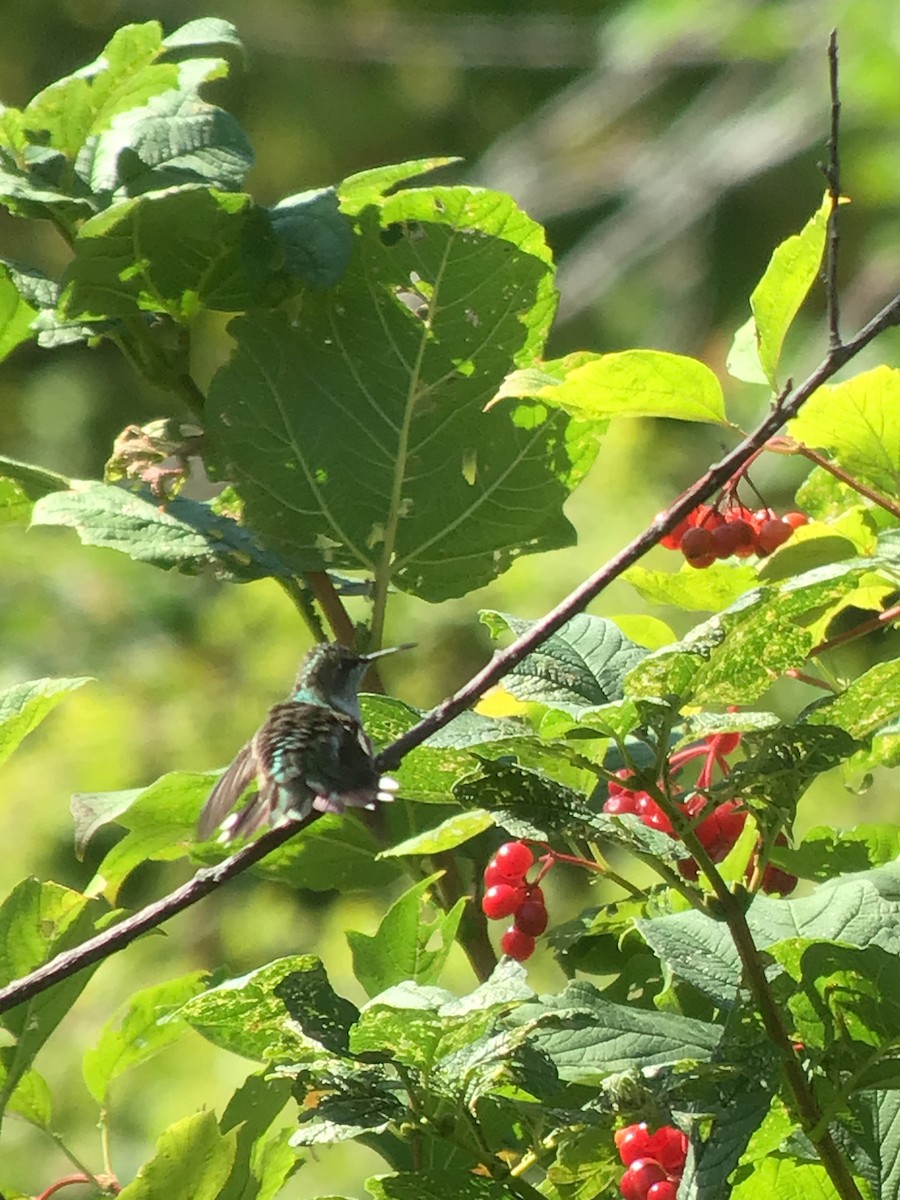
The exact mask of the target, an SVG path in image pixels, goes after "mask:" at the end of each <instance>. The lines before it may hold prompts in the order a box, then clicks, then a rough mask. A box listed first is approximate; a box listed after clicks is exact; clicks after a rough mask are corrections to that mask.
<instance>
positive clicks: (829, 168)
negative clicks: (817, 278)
mask: <svg viewBox="0 0 900 1200" xmlns="http://www.w3.org/2000/svg"><path fill="white" fill-rule="evenodd" d="M828 83H829V90H830V93H831V130H830V133H829V135H828V162H827V163H820V164H819V168H820V170H821V171H822V174H823V175H824V176H825V178H826V180H827V181H828V195H829V198H830V199H831V211H830V212H829V214H828V243H827V247H826V251H825V271H824V278H825V301H826V305H827V308H828V344H829V346H830V347H831V349H832V350H835V349H837V347H838V346H840V344H841V333H840V304H839V299H838V282H837V273H838V248H839V246H840V233H839V230H838V206H839V204H840V202H841V164H840V157H839V152H838V138H839V134H840V128H841V100H840V92H839V90H838V41H837V30H836V29H832V31H831V36H830V38H829V39H828Z"/></svg>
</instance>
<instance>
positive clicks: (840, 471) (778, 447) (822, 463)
mask: <svg viewBox="0 0 900 1200" xmlns="http://www.w3.org/2000/svg"><path fill="white" fill-rule="evenodd" d="M767 449H768V450H772V451H774V452H775V453H776V454H802V455H803V457H804V458H808V459H809V461H810V462H812V463H815V464H816V466H817V467H821V468H822V470H823V471H827V472H828V473H829V474H830V475H833V476H834V477H835V479H839V480H840V481H841V483H845V484H846V485H847V487H849V488H852V489H853V490H854V492H859V494H860V496H865V497H866V499H867V500H871V501H872V503H873V504H877V505H878V507H879V508H883V509H884V510H885V512H889V513H890V514H891V516H892V517H896V518H897V519H898V520H900V505H897V504H895V503H894V501H893V500H890V499H889V498H888V497H887V496H883V495H882V494H881V492H876V491H875V489H874V488H871V487H869V486H868V484H865V483H862V482H861V481H860V480H859V479H857V478H856V477H855V476H854V475H851V474H850V472H849V471H845V470H844V468H843V467H840V466H838V464H837V463H835V462H831V461H830V460H829V459H827V458H824V457H823V456H822V455H821V454H819V453H818V451H816V450H811V449H810V448H809V446H804V444H803V443H802V442H798V441H795V440H794V439H793V438H788V437H778V438H775V439H774V444H772V445H769V446H768V447H767Z"/></svg>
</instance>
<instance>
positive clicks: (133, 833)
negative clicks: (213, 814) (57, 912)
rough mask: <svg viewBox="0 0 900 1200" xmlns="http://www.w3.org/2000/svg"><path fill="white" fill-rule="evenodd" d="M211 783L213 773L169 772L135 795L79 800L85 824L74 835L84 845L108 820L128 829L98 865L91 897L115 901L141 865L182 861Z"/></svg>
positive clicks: (107, 795)
mask: <svg viewBox="0 0 900 1200" xmlns="http://www.w3.org/2000/svg"><path fill="white" fill-rule="evenodd" d="M215 779H216V776H215V774H214V772H211V771H207V772H196V773H192V772H187V771H172V772H170V774H168V775H163V776H162V777H161V778H160V779H157V780H156V781H155V782H154V783H151V784H150V786H149V787H146V788H143V789H141V790H139V791H137V792H125V793H122V792H113V793H111V794H110V793H106V794H104V793H101V794H100V796H99V797H93V796H92V797H87V798H85V797H81V798H80V800H79V819H80V820H81V821H83V825H81V826H80V828H79V834H78V837H79V840H80V841H81V842H82V843H83V842H84V841H85V840H86V837H89V836H91V834H93V833H94V832H95V831H96V829H98V828H99V827H100V826H101V825H103V824H106V823H107V822H108V821H111V820H115V821H117V822H118V823H119V824H120V825H123V826H124V827H125V828H126V829H127V830H128V833H127V835H126V836H125V837H124V838H121V839H120V840H119V841H118V842H116V844H115V845H114V846H113V847H112V849H111V850H110V851H108V853H107V854H106V856H105V857H104V859H103V861H102V862H101V863H100V865H99V867H98V868H97V873H96V875H95V876H94V878H93V879H92V880H91V883H90V885H89V887H88V892H89V894H90V895H100V894H103V895H105V896H106V897H107V898H108V899H109V900H110V901H113V902H114V901H115V899H116V896H117V895H118V891H119V888H120V887H121V886H122V884H123V883H124V882H125V880H126V879H127V878H128V876H129V875H130V874H131V872H132V871H133V870H135V868H136V867H139V866H140V865H141V864H142V863H145V862H171V861H173V860H174V859H177V858H183V857H184V856H185V854H186V853H187V846H188V844H189V843H190V842H192V841H193V840H194V837H195V830H196V825H197V818H198V817H199V815H200V809H201V807H202V805H203V801H204V800H205V799H206V797H207V795H208V794H209V791H210V788H211V787H212V785H213V783H214V782H215Z"/></svg>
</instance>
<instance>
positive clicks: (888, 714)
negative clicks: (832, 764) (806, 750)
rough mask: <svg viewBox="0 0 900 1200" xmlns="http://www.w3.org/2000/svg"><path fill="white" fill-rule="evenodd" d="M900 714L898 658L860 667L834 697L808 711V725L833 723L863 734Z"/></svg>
mask: <svg viewBox="0 0 900 1200" xmlns="http://www.w3.org/2000/svg"><path fill="white" fill-rule="evenodd" d="M898 715H900V662H897V661H894V662H883V663H877V664H876V665H875V666H874V667H871V668H870V669H869V670H868V671H864V672H863V674H862V675H860V676H859V677H858V678H857V679H854V681H853V682H852V683H851V684H850V685H849V686H848V687H847V688H845V690H844V691H843V692H841V694H840V695H839V696H838V697H837V699H836V700H832V701H829V702H828V703H826V704H823V705H822V706H821V707H820V708H816V709H815V710H814V711H813V712H811V713H810V714H809V716H808V717H807V720H808V722H809V724H810V725H835V726H837V727H838V728H839V729H846V731H847V732H848V733H850V734H852V735H853V737H855V738H865V737H868V736H869V735H870V734H872V733H874V732H875V731H876V730H877V729H878V728H879V727H880V726H882V725H886V724H887V723H888V722H889V721H891V720H893V719H894V718H896V717H897V716H898Z"/></svg>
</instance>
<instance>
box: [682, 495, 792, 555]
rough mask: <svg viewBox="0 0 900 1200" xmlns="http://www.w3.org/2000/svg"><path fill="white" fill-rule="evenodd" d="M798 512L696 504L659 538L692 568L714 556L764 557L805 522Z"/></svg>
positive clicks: (734, 505) (739, 505)
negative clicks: (720, 508) (678, 553)
mask: <svg viewBox="0 0 900 1200" xmlns="http://www.w3.org/2000/svg"><path fill="white" fill-rule="evenodd" d="M807 520H808V518H807V517H806V515H805V514H804V513H802V512H789V513H785V514H784V516H783V517H779V516H778V514H777V513H776V512H775V511H774V510H773V509H771V508H758V509H757V510H756V511H755V512H751V510H750V509H749V508H744V506H743V505H742V504H732V505H730V507H728V508H727V509H726V510H725V511H724V512H720V511H719V509H718V508H715V507H711V506H710V505H709V504H700V505H698V507H697V508H695V509H694V511H693V512H692V513H689V514H688V516H686V517H685V519H684V520H683V521H681V522H680V523H679V524H678V525H676V526H675V528H674V529H673V530H672V532H671V533H667V534H666V536H665V537H664V538H661V539H660V545H661V546H665V547H666V549H667V550H680V551H681V553H682V554H683V555H684V557H685V558H686V559H687V561H688V562H689V563H690V564H691V566H692V567H709V566H712V564H713V563H714V562H715V561H716V559H717V558H730V557H731V555H732V554H734V555H737V557H738V558H749V557H750V556H751V555H753V554H755V555H757V557H759V558H765V557H766V555H767V554H771V553H772V551H773V550H777V549H778V547H779V546H781V545H783V544H784V543H785V542H786V541H787V540H788V538H789V537H790V536H791V534H792V533H793V532H794V530H795V529H798V528H799V527H800V526H801V525H805V524H806V523H807Z"/></svg>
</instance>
